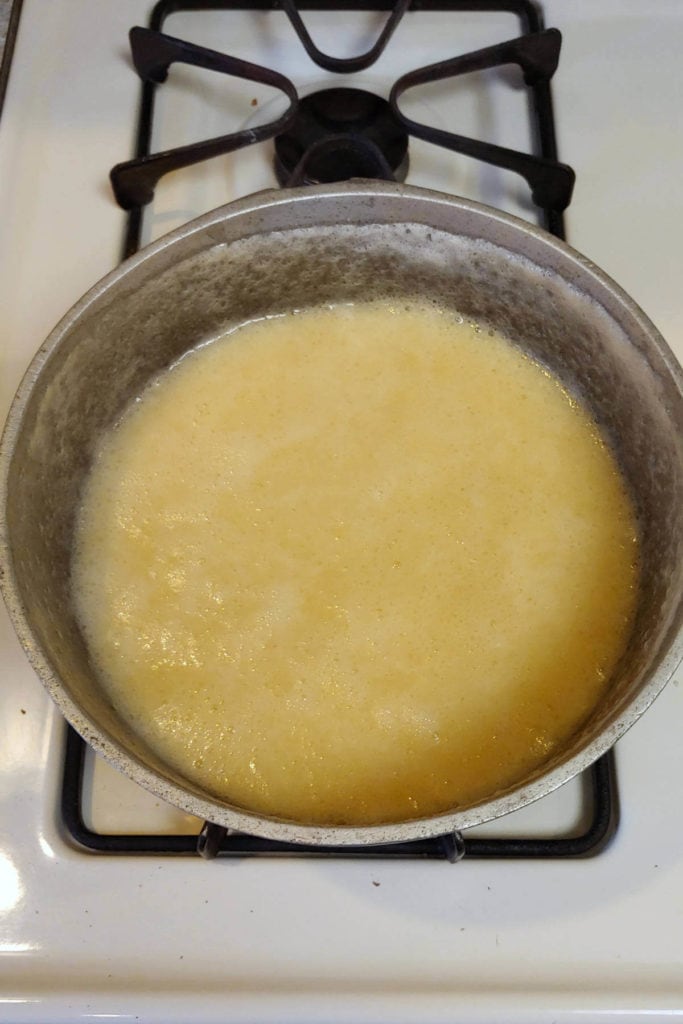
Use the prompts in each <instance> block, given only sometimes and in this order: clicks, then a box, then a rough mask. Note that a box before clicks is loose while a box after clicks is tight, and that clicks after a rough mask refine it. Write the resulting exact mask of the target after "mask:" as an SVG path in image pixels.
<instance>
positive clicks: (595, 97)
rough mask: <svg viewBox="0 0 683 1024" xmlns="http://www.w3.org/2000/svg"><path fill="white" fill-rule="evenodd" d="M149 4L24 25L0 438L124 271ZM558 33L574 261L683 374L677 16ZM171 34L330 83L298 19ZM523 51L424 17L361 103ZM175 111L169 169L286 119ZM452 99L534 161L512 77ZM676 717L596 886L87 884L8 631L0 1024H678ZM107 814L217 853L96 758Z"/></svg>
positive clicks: (257, 158)
mask: <svg viewBox="0 0 683 1024" xmlns="http://www.w3.org/2000/svg"><path fill="white" fill-rule="evenodd" d="M151 6H152V5H151V4H150V3H149V2H148V0H117V2H116V3H97V4H95V3H92V0H51V2H50V3H45V2H44V0H24V10H23V13H22V18H21V24H20V29H19V36H18V41H17V48H16V52H15V56H14V61H13V66H12V72H11V75H10V80H9V89H8V93H7V99H6V103H5V109H4V112H3V114H2V118H1V120H0V223H1V224H2V231H1V233H0V267H1V268H2V272H1V273H0V309H1V310H2V317H1V318H0V416H4V414H5V412H6V409H7V407H8V405H9V402H10V400H11V397H12V394H13V393H14V390H15V388H16V385H17V384H18V382H19V379H20V377H21V375H22V373H23V371H24V370H25V368H26V366H27V364H28V362H29V360H30V358H31V356H32V354H33V353H34V351H35V350H36V349H37V348H38V346H39V345H40V343H41V342H42V341H43V339H44V337H45V336H46V335H47V333H48V332H49V330H50V329H51V328H52V326H53V325H54V323H55V322H56V321H57V320H58V319H59V317H60V316H61V315H62V313H63V312H64V311H65V310H66V309H67V308H68V307H69V306H70V305H71V304H72V303H73V302H74V301H75V300H76V299H77V298H78V297H79V296H80V295H81V294H82V293H83V292H84V291H85V290H86V289H87V288H88V287H89V286H90V285H91V284H93V283H94V281H95V280H96V279H97V278H99V277H100V276H102V275H103V274H104V273H106V272H107V271H108V270H110V269H111V268H112V267H113V266H114V265H115V264H116V262H117V258H118V255H119V251H120V246H121V239H122V232H123V225H124V215H123V213H122V212H121V211H120V210H119V209H118V207H117V206H116V205H115V203H114V201H113V199H112V197H111V194H110V190H109V184H108V178H107V173H108V170H109V168H110V167H111V166H112V165H113V164H114V163H116V162H118V161H120V160H122V159H125V158H126V157H127V156H128V155H129V154H130V153H131V148H132V136H133V125H134V114H135V111H136V108H137V100H138V95H139V83H138V80H137V78H136V76H135V74H134V73H133V71H132V69H131V66H130V61H129V58H128V56H127V53H128V50H127V30H128V28H129V27H130V26H131V25H133V24H146V23H147V21H148V18H149V14H150V10H151ZM543 7H544V11H545V16H546V24H547V25H548V26H550V25H555V26H557V27H558V28H560V29H561V31H562V33H563V36H564V45H563V53H562V58H561V61H560V68H559V71H558V72H557V74H556V76H555V79H554V82H553V95H554V100H555V106H556V113H557V119H558V134H559V146H560V155H561V157H562V158H563V159H565V160H566V161H567V162H568V163H570V164H572V166H573V167H574V168H575V169H576V171H577V176H578V180H577V187H576V191H575V197H574V201H573V204H572V206H571V207H570V210H569V212H568V215H567V225H568V236H569V240H570V242H571V243H572V244H574V245H575V246H576V247H577V248H579V249H580V250H582V251H583V252H585V253H586V254H587V255H588V256H590V257H591V258H592V259H593V260H594V261H595V262H597V263H598V264H599V265H601V266H602V267H603V268H604V269H605V270H606V271H608V272H609V273H610V274H612V275H613V276H614V277H615V278H616V279H617V280H618V281H619V282H620V284H622V285H623V286H624V287H625V288H626V289H627V291H629V292H630V293H631V294H632V295H633V297H634V298H635V299H636V300H637V301H638V302H640V304H641V305H642V306H643V308H644V309H645V310H646V311H647V313H648V314H649V315H650V317H651V318H652V319H653V320H654V321H655V323H656V324H657V326H658V327H659V328H660V330H661V331H662V333H663V334H664V336H665V337H666V338H667V339H668V341H669V343H670V345H671V346H672V348H673V349H674V351H675V352H676V353H677V355H678V356H679V358H683V291H682V290H681V283H680V282H681V271H682V270H683V260H682V258H681V255H680V238H681V236H682V234H683V196H682V194H681V187H680V180H681V168H683V130H682V129H683V124H682V120H683V115H682V114H681V109H682V108H681V96H682V95H683V63H682V62H681V60H680V43H681V40H682V39H683V5H681V4H680V2H679V0H647V2H645V0H642V2H641V0H601V2H600V4H596V3H595V2H594V0H573V2H572V3H571V4H570V3H568V2H566V0H546V2H545V3H544V4H543ZM418 17H419V21H418ZM306 20H307V22H308V24H309V25H310V27H311V31H312V34H313V36H314V38H315V39H316V40H317V41H318V42H319V43H320V44H321V46H322V47H323V48H329V49H330V50H331V51H332V52H335V53H341V52H344V51H346V52H357V51H358V50H359V49H363V48H365V47H364V44H365V43H366V41H367V33H368V31H369V30H371V29H372V28H373V27H374V26H375V25H377V24H378V19H377V16H376V15H371V14H358V15H354V14H346V15H343V16H342V24H343V29H344V31H343V33H340V32H339V31H338V29H337V28H330V17H329V15H324V14H321V13H318V14H312V13H311V14H309V15H308V16H307V18H306ZM338 24H339V22H336V21H335V25H338ZM166 31H168V32H169V33H170V34H174V35H178V36H181V37H184V38H189V39H191V40H193V41H195V42H199V43H202V44H204V45H207V46H210V47H212V48H215V49H219V50H224V51H227V52H230V53H232V54H233V55H235V56H241V57H244V58H246V59H248V60H253V61H256V62H261V63H270V64H272V65H273V66H274V67H276V68H277V69H278V70H281V71H282V72H284V73H285V74H286V75H288V76H290V77H291V78H292V79H293V80H294V82H295V84H297V86H298V87H299V88H300V91H301V92H302V93H305V92H307V91H310V89H312V88H319V87H321V86H323V85H325V84H334V83H335V82H336V81H337V80H338V79H337V77H336V76H332V75H328V74H326V73H325V72H323V71H321V70H320V69H319V68H317V67H316V66H315V65H313V64H312V63H311V62H310V61H309V60H308V58H307V57H306V56H305V55H304V54H303V51H302V50H301V48H300V46H299V44H298V43H297V42H295V41H294V37H293V34H292V32H291V29H290V28H289V25H288V23H287V21H286V19H285V17H284V15H282V14H280V13H272V12H271V13H266V12H262V13H257V14H255V13H251V14H248V13H244V12H243V13H236V12H235V13H230V14H226V13H219V12H213V13H203V14H202V15H200V16H196V15H195V16H190V15H186V14H177V15H174V16H172V17H171V18H170V19H169V21H168V22H167V25H166ZM517 34H519V31H518V26H517V23H516V21H515V19H513V18H512V17H511V16H508V15H478V16H477V15H461V16H460V18H459V19H456V18H455V17H453V16H448V15H436V14H434V15H424V14H420V15H419V16H415V20H414V21H413V19H411V17H410V16H408V17H407V18H406V20H405V22H404V24H403V25H402V26H401V27H400V28H399V30H398V32H397V34H396V36H395V37H394V39H393V40H392V42H391V43H390V46H389V49H388V50H387V53H386V55H385V56H384V57H383V58H382V59H381V60H380V62H379V63H378V64H377V65H376V66H375V67H374V68H370V69H369V70H368V71H366V72H364V73H362V74H361V75H360V76H358V77H357V78H356V79H355V80H354V81H353V84H354V85H362V86H364V87H366V88H369V89H372V90H374V91H378V92H381V93H383V94H385V95H386V92H387V89H388V86H389V84H390V83H391V81H393V80H394V79H395V78H396V77H398V75H399V74H401V73H403V72H404V71H406V70H408V69H409V68H410V67H414V66H417V65H420V64H425V63H431V62H432V61H436V60H439V59H442V58H445V57H447V56H452V55H455V54H457V53H459V52H464V51H465V50H468V49H472V48H476V47H480V46H484V45H488V44H489V43H493V42H496V41H499V40H501V39H503V38H508V37H512V36H515V35H517ZM343 84H351V82H350V81H349V80H348V79H344V81H343ZM157 95H158V111H157V113H158V117H157V120H156V122H155V132H156V134H155V138H154V145H155V148H164V147H166V146H170V145H178V144H181V143H184V142H190V141H195V140H196V139H199V138H201V137H206V136H208V135H217V134H222V133H224V132H227V131H232V130H235V129H236V128H237V127H239V126H241V125H243V124H245V123H247V122H253V120H254V118H258V117H260V116H264V114H266V115H268V114H270V112H271V111H272V109H274V108H273V106H272V104H273V102H274V101H273V96H274V94H273V92H272V91H271V90H267V89H264V88H262V87H252V86H251V85H249V86H247V88H246V90H245V91H243V90H242V89H241V88H240V89H238V90H235V91H234V92H233V90H232V83H231V82H226V81H225V80H224V79H222V78H220V77H219V76H215V75H211V74H210V73H208V72H200V71H197V70H196V69H190V68H185V67H182V68H181V67H178V68H176V69H173V70H172V72H171V74H170V76H169V80H168V82H167V83H166V84H165V86H163V87H162V89H161V90H159V92H158V94H157ZM446 97H447V92H446V90H445V89H444V87H443V86H433V87H428V88H426V89H424V90H422V91H421V92H420V94H419V96H416V97H415V99H414V100H412V101H411V103H412V104H413V106H412V107H411V109H412V110H414V111H415V112H416V116H417V117H420V116H424V118H425V119H431V120H432V123H435V124H442V125H444V126H451V127H453V129H454V130H457V131H460V132H462V133H464V134H467V133H469V134H472V135H474V136H477V135H478V136H480V137H484V138H488V139H490V140H492V141H495V142H498V143H502V144H503V145H510V146H520V147H525V146H528V142H529V140H528V127H527V121H526V119H525V117H524V104H525V102H526V99H525V93H524V91H523V90H522V89H521V88H519V85H518V82H517V79H516V78H515V77H514V76H511V75H510V74H508V73H507V72H493V73H487V74H483V75H477V76H474V77H473V78H472V79H462V80H460V81H459V82H458V83H457V84H456V87H455V90H454V92H453V98H452V100H448V99H447V98H446ZM252 99H256V100H257V105H256V106H253V105H252V102H251V101H252ZM406 101H407V98H406ZM406 108H407V102H406ZM268 154H269V149H268V144H266V146H265V147H259V149H258V151H257V150H256V149H254V150H253V151H251V152H250V151H244V152H242V153H239V154H235V155H233V156H229V157H226V158H220V159H218V160H215V161H213V162H212V163H211V164H208V165H204V166H203V167H199V168H196V169H193V170H190V171H184V172H180V173H178V174H175V175H172V176H171V177H169V178H168V179H166V180H164V181H163V182H162V183H161V184H160V186H159V188H158V190H157V197H156V199H155V202H154V205H153V208H152V210H151V214H150V216H149V217H148V218H147V219H146V223H145V240H149V239H152V238H154V237H157V236H158V235H160V234H162V233H164V232H165V231H168V230H170V229H172V228H174V227H176V226H177V225H178V224H181V223H183V222H184V221H186V220H187V219H189V218H191V217H193V216H196V215H198V214H200V213H202V212H204V211H205V210H207V209H210V208H212V207H214V206H217V205H220V204H221V203H223V202H227V201H229V200H230V199H232V198H235V197H237V196H240V195H243V194H246V193H248V192H252V191H255V190H256V189H259V188H263V187H267V186H270V185H273V184H275V179H274V174H273V172H272V170H271V169H270V162H269V156H268ZM409 180H410V181H411V182H412V183H414V184H418V185H426V186H430V187H436V188H442V189H445V190H448V191H453V192H457V193H459V194H463V195H466V196H471V197H473V198H477V199H482V200H483V201H485V202H489V203H492V204H494V205H498V206H502V207H503V208H505V209H508V210H511V211H512V212H515V213H518V214H521V215H523V216H528V217H532V216H533V212H532V209H531V207H530V206H529V204H528V201H527V199H526V186H525V185H524V183H523V182H522V180H521V179H517V178H516V177H515V176H514V175H507V174H505V173H504V172H499V171H496V170H494V169H491V168H487V167H484V166H480V165H477V164H476V163H475V162H473V161H471V160H467V159H465V158H461V157H455V156H451V155H450V154H445V153H442V152H440V151H438V150H435V149H433V148H432V147H429V146H428V145H427V144H416V143H413V144H411V174H410V177H409ZM679 675H680V676H681V678H683V673H679ZM682 714H683V689H681V688H679V686H678V682H677V680H674V682H673V683H672V684H671V685H669V687H668V688H667V689H666V691H665V692H664V694H663V696H662V697H661V698H660V699H659V700H658V701H657V703H656V704H655V705H654V706H653V707H652V708H651V709H650V711H649V712H648V713H647V714H646V715H645V717H644V718H643V719H642V720H641V722H640V723H638V725H637V726H636V727H635V728H634V729H633V730H632V731H631V732H630V733H629V734H628V735H627V736H626V737H625V738H624V739H623V740H621V741H620V742H619V744H618V747H617V761H618V768H619V783H620V794H621V815H622V820H621V827H620V829H619V832H618V835H617V838H616V840H615V841H614V843H613V844H612V845H611V846H610V847H609V849H608V850H607V851H606V852H605V853H603V854H602V855H601V856H600V857H598V858H595V859H591V860H584V861H578V862H577V861H572V862H569V861H565V862H552V861H547V862H540V863H539V862H523V861H522V862H507V863H503V862H499V861H470V862H468V861H465V862H463V863H461V864H459V865H455V866H451V865H449V864H448V863H445V862H444V863H441V862H421V861H392V862H385V861H378V862H367V861H366V862H362V861H361V862H350V861H344V860H332V861H322V860H300V859H295V858H284V859H278V860H273V859H242V860H221V861H217V862H214V863H212V864H206V863H204V862H199V861H197V860H194V859H193V858H184V859H174V858H168V857H167V858H161V857H155V856H150V857H133V858H130V857H126V858H115V857H106V856H105V857H98V856H93V855H92V854H86V853H83V852H81V851H79V850H77V849H75V848H74V847H73V846H72V845H70V844H69V843H68V842H67V841H66V839H65V838H64V836H63V835H62V834H61V832H60V826H59V825H58V823H57V817H56V800H57V793H58V789H59V783H60V779H59V774H60V768H61V760H60V757H61V747H62V743H63V736H64V727H63V722H62V721H61V718H60V716H59V715H58V714H57V712H56V711H54V710H53V708H52V706H51V704H50V701H49V699H48V698H47V697H46V696H45V694H44V692H43V690H42V687H41V686H40V684H39V682H38V681H37V679H36V678H35V676H34V674H33V672H32V670H31V669H30V667H29V665H28V663H27V661H26V658H25V656H24V654H23V652H22V650H21V648H20V646H19V644H18V641H17V640H16V638H15V636H14V633H13V631H12V628H11V626H10V624H9V621H8V619H7V615H6V614H5V612H4V608H2V609H0V1020H2V1021H6V1022H49V1021H64V1022H67V1021H68V1022H73V1021H76V1020H83V1021H95V1020H100V1019H104V1018H109V1019H113V1020H116V1019H118V1020H131V1021H132V1020H140V1021H150V1022H151V1021H155V1022H156V1021H158V1022H168V1024H170V1022H173V1021H178V1022H180V1021H182V1022H190V1021H193V1022H202V1021H206V1022H209V1021H216V1022H218V1021H221V1022H233V1021H234V1022H244V1021H254V1022H261V1021H263V1022H266V1021H277V1022H278V1024H284V1022H289V1021H292V1022H295V1021H296V1022H297V1024H302V1022H306V1021H315V1022H318V1024H319V1022H325V1021H344V1022H349V1021H353V1022H356V1021H364V1022H365V1021H367V1022H370V1021H373V1022H380V1021H391V1022H392V1024H400V1022H403V1021H406V1022H408V1021H411V1022H412V1021H420V1022H432V1021H433V1022H438V1021H449V1022H451V1024H470V1022H471V1024H475V1022H484V1021H486V1022H489V1024H490V1022H499V1021H500V1022H506V1024H507V1022H509V1024H516V1022H520V1024H521V1022H522V1021H523V1022H525V1024H534V1022H541V1021H543V1022H550V1021H556V1022H558V1024H559V1022H567V1021H574V1020H578V1019H579V1018H583V1019H587V1020H591V1021H593V1020H596V1019H598V1018H601V1019H607V1020H610V1021H616V1020H620V1021H622V1022H624V1024H629V1022H633V1021H635V1020H636V1019H642V1018H643V1017H645V1019H647V1020H648V1021H653V1022H654V1021H663V1020H665V1019H667V1020H668V1019H670V1018H672V1017H673V1018H675V1019H680V1020H683V841H682V840H683V829H682V828H681V820H682V818H683V745H682V744H681V743H680V739H679V734H680V722H681V715H682ZM93 762H95V759H93ZM93 788H94V791H95V794H96V796H97V795H98V794H99V798H97V799H94V800H93V810H92V814H91V821H92V823H93V824H94V825H95V826H96V827H98V828H102V829H112V830H114V831H116V830H119V831H122V830H128V829H131V828H133V829H134V828H135V827H136V826H139V827H141V828H145V829H146V830H150V831H154V830H161V831H163V830H166V829H168V830H173V829H177V828H180V829H182V830H183V831H192V830H193V829H196V828H197V827H198V823H196V822H194V821H193V820H192V819H189V818H188V817H187V816H186V815H182V814H180V812H176V811H174V810H173V809H171V808H167V807H165V806H164V805H160V804H159V803H158V801H156V800H154V799H153V798H151V797H149V796H147V795H146V794H143V793H142V792H141V791H140V790H138V789H137V787H135V786H133V785H132V784H131V783H129V782H127V780H124V779H121V778H120V777H119V776H118V775H117V774H116V773H114V772H113V771H112V770H111V769H109V768H108V767H107V766H106V765H104V764H103V763H102V762H101V761H99V759H97V761H96V762H95V763H94V771H93ZM579 798H580V784H578V783H575V784H570V785H569V786H568V787H565V788H564V789H563V790H561V791H559V792H558V793H557V794H554V795H553V796H552V797H550V798H547V799H546V800H544V801H541V802H540V803H539V804H537V805H535V806H534V807H532V808H529V809H527V810H525V811H524V812H519V814H518V815H514V816H512V817H511V818H510V819H505V820H504V821H503V822H501V823H497V824H496V825H495V826H491V828H490V829H489V832H491V831H495V832H496V834H501V833H505V832H508V833H513V834H514V833H519V832H520V831H521V829H522V828H523V827H524V828H527V829H528V830H529V831H530V832H532V833H533V834H546V833H551V834H552V833H553V832H554V831H555V830H557V829H559V830H562V829H563V828H564V825H565V824H566V822H567V821H570V822H571V821H573V820H574V818H575V817H576V816H577V815H578V814H579V813H580V806H581V802H580V799H579Z"/></svg>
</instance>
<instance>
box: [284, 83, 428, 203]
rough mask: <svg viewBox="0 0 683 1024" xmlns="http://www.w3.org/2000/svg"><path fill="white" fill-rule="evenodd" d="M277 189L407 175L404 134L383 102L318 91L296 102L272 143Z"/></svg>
mask: <svg viewBox="0 0 683 1024" xmlns="http://www.w3.org/2000/svg"><path fill="white" fill-rule="evenodd" d="M275 172H276V174H277V178H278V181H279V182H280V184H281V185H287V184H302V185H315V184H319V183H324V182H334V181H346V180H348V179H349V178H377V177H383V178H386V177H390V176H391V177H394V178H395V179H396V180H397V181H405V179H406V175H407V173H408V135H407V133H406V132H405V130H404V129H403V128H402V127H401V124H400V123H399V121H398V119H397V118H396V116H395V115H394V113H393V112H392V110H391V107H390V106H389V104H388V102H387V101H386V100H383V99H382V98H381V96H375V95H374V93H371V92H366V91H365V90H364V89H324V90H322V91H321V92H314V93H311V94H310V95H309V96H306V97H305V98H304V99H302V100H301V101H300V102H299V108H298V110H297V114H296V117H295V119H294V121H293V122H292V124H291V125H290V126H289V127H288V128H287V129H286V130H285V131H284V132H282V134H281V135H278V136H277V137H276V139H275Z"/></svg>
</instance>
